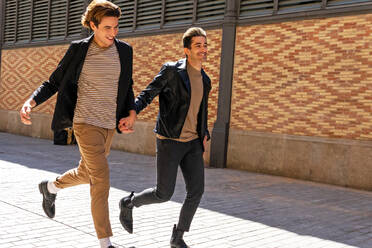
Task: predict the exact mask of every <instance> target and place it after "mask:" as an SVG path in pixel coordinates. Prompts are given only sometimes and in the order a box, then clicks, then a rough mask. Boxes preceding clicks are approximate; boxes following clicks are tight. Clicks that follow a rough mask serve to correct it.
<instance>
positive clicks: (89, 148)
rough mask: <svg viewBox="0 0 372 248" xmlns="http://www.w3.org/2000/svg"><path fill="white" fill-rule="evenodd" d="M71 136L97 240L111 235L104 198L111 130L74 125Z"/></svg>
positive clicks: (107, 208)
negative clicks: (84, 179)
mask: <svg viewBox="0 0 372 248" xmlns="http://www.w3.org/2000/svg"><path fill="white" fill-rule="evenodd" d="M74 130H75V135H76V138H77V141H78V144H79V149H80V154H81V157H82V161H84V164H85V166H86V170H87V173H88V175H89V183H90V195H91V212H92V217H93V222H94V227H95V229H96V233H97V237H98V238H99V239H101V238H106V237H110V236H112V230H111V224H110V218H109V207H108V197H109V190H110V172H109V167H108V162H107V155H108V153H109V150H110V146H111V142H112V136H113V133H114V130H108V129H105V128H100V127H96V126H92V125H88V124H75V125H74Z"/></svg>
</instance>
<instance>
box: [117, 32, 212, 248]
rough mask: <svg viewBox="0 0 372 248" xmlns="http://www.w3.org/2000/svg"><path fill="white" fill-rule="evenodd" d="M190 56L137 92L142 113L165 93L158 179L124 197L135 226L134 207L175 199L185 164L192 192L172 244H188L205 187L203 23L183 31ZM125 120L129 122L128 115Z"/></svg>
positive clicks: (124, 212) (127, 224)
mask: <svg viewBox="0 0 372 248" xmlns="http://www.w3.org/2000/svg"><path fill="white" fill-rule="evenodd" d="M183 46H184V52H185V55H186V59H181V60H179V61H177V62H169V63H166V64H164V65H163V67H162V68H161V70H160V72H159V74H158V75H157V76H156V77H155V78H154V80H153V81H152V82H151V83H150V84H149V85H148V86H147V88H146V89H145V90H143V91H142V92H141V93H140V94H139V96H138V97H137V98H136V101H135V104H136V111H137V113H139V112H140V111H141V110H143V109H144V108H145V107H146V106H147V105H148V104H150V103H151V102H152V100H153V99H154V97H156V96H157V95H159V106H160V109H159V114H158V119H157V122H156V127H155V130H154V131H155V133H156V136H157V138H156V145H157V163H156V165H157V184H156V187H154V188H150V189H146V190H144V191H142V192H140V193H138V194H134V193H133V192H132V193H131V194H130V195H129V196H126V197H124V198H123V199H121V201H120V203H119V205H120V222H121V224H122V225H123V227H124V228H125V229H126V230H127V231H128V232H129V233H132V232H133V217H132V211H133V207H140V206H142V205H147V204H152V203H160V202H165V201H168V200H170V199H171V197H172V195H173V192H174V187H175V183H176V178H177V170H178V166H180V167H181V170H182V173H183V176H184V179H185V183H186V190H187V195H186V198H185V201H184V203H183V206H182V209H181V213H180V217H179V221H178V224H177V225H174V227H173V233H172V237H171V241H170V244H171V247H177V248H185V247H187V245H186V243H185V242H184V240H183V233H184V232H185V231H189V228H190V224H191V221H192V219H193V217H194V214H195V211H196V209H197V208H198V205H199V202H200V200H201V198H202V195H203V192H204V161H203V152H204V149H205V144H206V141H207V139H209V132H208V127H207V118H208V95H209V92H210V90H211V83H210V79H209V77H208V76H207V74H206V73H205V72H204V70H203V69H202V64H203V62H204V61H205V60H206V57H207V36H206V33H205V31H204V30H203V29H201V28H197V27H194V28H190V29H188V30H187V31H186V32H185V33H184V35H183ZM121 123H122V124H123V125H124V126H126V119H123V120H122V121H121Z"/></svg>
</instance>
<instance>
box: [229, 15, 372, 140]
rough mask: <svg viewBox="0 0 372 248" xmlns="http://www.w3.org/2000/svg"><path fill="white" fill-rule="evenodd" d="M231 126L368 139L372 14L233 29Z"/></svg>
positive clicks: (371, 107)
mask: <svg viewBox="0 0 372 248" xmlns="http://www.w3.org/2000/svg"><path fill="white" fill-rule="evenodd" d="M235 51H236V54H235V68H234V83H233V97H232V114H231V128H233V129H237V130H247V131H259V132H268V133H279V134H293V135H304V136H319V137H328V138H346V139H358V140H372V56H371V55H372V15H371V14H367V15H356V16H347V17H335V18H325V19H312V20H304V21H295V22H285V23H279V24H269V25H255V26H244V27H239V28H238V29H237V38H236V49H235Z"/></svg>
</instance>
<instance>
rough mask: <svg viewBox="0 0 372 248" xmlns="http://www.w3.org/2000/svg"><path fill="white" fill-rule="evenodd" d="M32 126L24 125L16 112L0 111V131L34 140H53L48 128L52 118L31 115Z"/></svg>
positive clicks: (49, 116) (42, 115) (37, 114)
mask: <svg viewBox="0 0 372 248" xmlns="http://www.w3.org/2000/svg"><path fill="white" fill-rule="evenodd" d="M31 118H32V119H31V120H32V125H29V126H28V125H24V124H23V123H22V122H21V120H20V117H19V113H18V111H9V110H1V109H0V131H2V132H7V133H13V134H20V135H25V136H31V137H35V138H43V139H53V132H52V130H51V128H50V126H51V123H52V116H51V115H47V114H39V113H32V114H31Z"/></svg>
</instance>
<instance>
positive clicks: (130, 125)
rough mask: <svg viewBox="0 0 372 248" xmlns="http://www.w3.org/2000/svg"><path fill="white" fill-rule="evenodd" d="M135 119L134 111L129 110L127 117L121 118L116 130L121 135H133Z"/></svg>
mask: <svg viewBox="0 0 372 248" xmlns="http://www.w3.org/2000/svg"><path fill="white" fill-rule="evenodd" d="M136 119H137V114H136V111H134V110H131V111H130V114H129V116H128V117H125V118H121V119H120V121H119V125H118V128H119V130H120V131H121V132H122V133H133V132H134V122H135V121H136Z"/></svg>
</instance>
